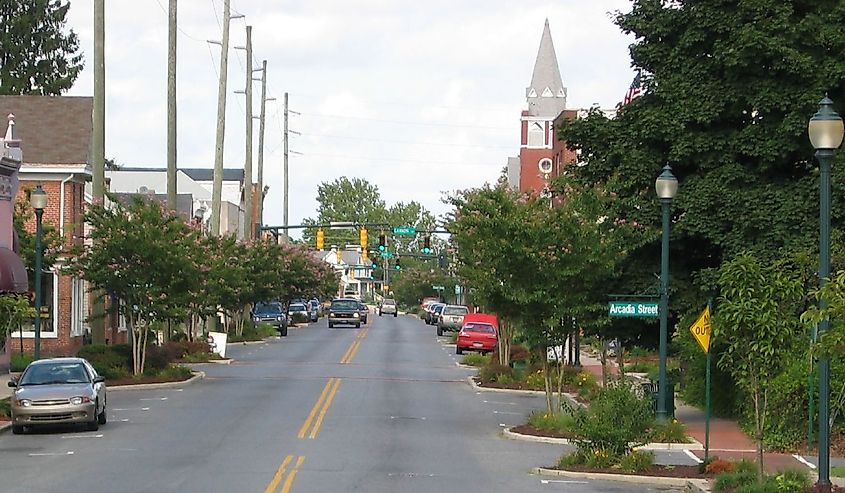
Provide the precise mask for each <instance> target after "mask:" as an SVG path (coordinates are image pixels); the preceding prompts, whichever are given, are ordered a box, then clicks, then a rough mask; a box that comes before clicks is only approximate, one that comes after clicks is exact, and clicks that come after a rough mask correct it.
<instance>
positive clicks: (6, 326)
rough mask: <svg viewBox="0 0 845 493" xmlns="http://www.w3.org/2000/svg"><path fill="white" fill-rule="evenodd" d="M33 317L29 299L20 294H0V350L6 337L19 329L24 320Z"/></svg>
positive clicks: (33, 311) (33, 310) (33, 313)
mask: <svg viewBox="0 0 845 493" xmlns="http://www.w3.org/2000/svg"><path fill="white" fill-rule="evenodd" d="M33 317H35V308H33V307H32V305H31V304H30V300H29V298H27V297H26V296H23V295H20V294H14V293H3V294H0V349H2V345H4V344H5V343H6V337H7V336H8V335H9V334H11V333H12V332H14V331H15V330H19V329H20V328H21V324H22V323H23V322H24V320H27V319H29V318H33Z"/></svg>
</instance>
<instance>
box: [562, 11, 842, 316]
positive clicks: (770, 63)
mask: <svg viewBox="0 0 845 493" xmlns="http://www.w3.org/2000/svg"><path fill="white" fill-rule="evenodd" d="M843 22H845V8H843V6H842V4H841V2H838V1H835V0H821V1H816V0H787V1H783V0H755V1H748V2H725V1H716V0H707V1H700V0H699V1H691V0H679V1H673V2H666V1H661V0H634V1H633V7H632V10H631V12H629V13H626V14H618V15H617V17H616V23H617V25H618V26H619V27H620V28H621V30H622V31H623V32H625V33H626V34H632V35H633V36H634V37H635V42H634V44H633V45H632V46H631V58H632V65H633V66H634V68H635V69H642V70H643V82H644V85H645V92H644V95H643V96H641V97H639V98H637V99H635V100H634V101H633V102H632V103H630V104H628V105H626V106H624V107H623V108H621V110H620V111H619V113H618V115H617V116H616V117H615V118H614V119H608V118H606V117H605V116H604V115H602V114H601V112H599V111H592V112H591V113H590V114H589V116H587V117H586V118H584V119H579V120H575V121H572V122H568V123H567V124H565V125H564V126H563V128H562V130H561V137H562V138H564V139H565V140H566V141H567V142H568V143H569V145H571V146H572V147H573V148H574V149H577V150H579V151H580V156H581V160H583V161H584V163H585V164H586V165H585V166H579V167H574V168H573V173H574V176H575V177H576V179H578V180H579V181H581V182H582V183H584V184H587V185H591V186H592V185H603V186H604V187H605V188H606V190H607V191H608V192H610V193H612V194H614V195H615V196H616V197H617V200H616V201H614V202H613V203H612V205H611V208H610V210H608V212H607V215H608V217H610V218H613V219H618V220H626V221H628V222H633V221H636V222H638V223H639V224H645V225H648V226H649V227H653V226H658V225H659V224H660V221H659V213H660V207H659V204H658V202H657V199H656V197H655V195H654V191H653V184H654V179H655V177H656V176H657V175H658V174H659V172H660V168H661V167H662V166H664V165H665V164H667V163H668V164H670V165H671V166H672V168H673V170H674V172H675V174H676V175H677V176H678V178H679V180H680V182H681V188H680V192H679V194H678V197H677V199H676V200H675V203H674V204H673V211H674V213H673V226H672V235H673V236H672V242H671V248H672V253H671V258H672V259H673V260H672V263H671V269H672V279H671V286H673V287H674V288H676V289H673V302H672V307H673V310H675V311H678V312H680V313H684V312H688V311H689V312H695V311H698V310H700V306H701V304H702V303H703V300H704V299H706V298H707V295H708V294H709V293H708V292H709V291H711V290H712V288H713V285H714V284H715V279H714V275H713V274H712V272H708V269H710V270H712V269H715V268H717V267H718V266H719V265H720V264H721V263H722V262H723V261H724V260H726V259H730V258H733V257H734V256H735V255H737V254H738V253H740V252H741V251H744V250H746V249H751V250H753V251H754V252H755V253H756V254H757V255H758V256H759V257H760V258H762V259H769V260H771V259H775V258H777V257H779V256H780V255H781V252H779V250H780V249H781V248H785V249H788V250H795V249H802V248H804V247H806V246H812V245H813V244H814V243H815V241H817V231H818V226H817V225H818V186H817V184H816V179H817V177H816V173H817V172H816V168H815V163H814V162H813V159H812V155H813V151H812V149H811V147H810V144H809V141H808V139H807V135H806V125H807V120H808V119H809V117H810V116H811V115H812V114H813V113H814V112H815V111H816V109H817V107H818V101H819V99H821V97H822V96H823V95H824V94H825V93H826V92H827V93H830V97H831V98H833V99H834V101H836V103H837V104H838V105H840V106H841V105H843V104H845V82H844V81H845V60H842V59H841V58H840V57H836V56H833V54H834V53H841V52H842V51H843V50H845V37H843V36H841V33H840V30H839V26H841V25H842V24H843ZM834 169H835V171H834V173H835V177H834V180H833V182H834V184H835V185H834V191H833V203H834V204H836V203H842V200H843V198H845V197H843V190H845V188H843V186H842V184H843V183H845V170H843V167H842V166H835V167H834ZM834 209H835V210H836V211H837V212H835V213H834V215H833V217H832V223H833V227H834V228H835V229H842V227H843V225H845V213H844V212H843V208H842V207H834ZM658 227H659V226H658ZM659 255H660V248H659V239H658V237H654V238H653V239H652V240H651V241H650V242H649V243H648V244H646V245H643V247H642V248H641V249H640V250H639V251H635V252H632V255H630V256H629V258H630V261H629V262H628V264H627V266H626V267H625V268H623V273H624V274H623V278H621V279H620V281H619V284H620V285H621V286H628V287H629V288H631V287H638V286H641V285H644V284H650V282H651V274H652V273H653V272H654V271H655V270H656V267H651V266H657V265H659ZM637 265H639V266H649V267H648V268H647V269H642V267H640V268H637ZM676 293H677V294H679V296H675V294H676Z"/></svg>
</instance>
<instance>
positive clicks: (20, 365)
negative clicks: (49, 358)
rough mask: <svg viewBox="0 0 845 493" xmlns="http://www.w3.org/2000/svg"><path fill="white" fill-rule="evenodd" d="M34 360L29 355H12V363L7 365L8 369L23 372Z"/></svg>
mask: <svg viewBox="0 0 845 493" xmlns="http://www.w3.org/2000/svg"><path fill="white" fill-rule="evenodd" d="M34 359H35V357H34V356H33V355H31V354H29V353H23V354H21V353H12V361H11V363H10V365H9V369H10V370H11V371H24V370H25V369H26V366H27V365H28V364H30V363H32V361H33V360H34Z"/></svg>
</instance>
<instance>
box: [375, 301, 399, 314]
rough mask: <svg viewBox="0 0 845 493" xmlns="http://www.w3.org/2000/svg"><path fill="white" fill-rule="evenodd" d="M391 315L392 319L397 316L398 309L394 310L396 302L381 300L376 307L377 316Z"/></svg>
mask: <svg viewBox="0 0 845 493" xmlns="http://www.w3.org/2000/svg"><path fill="white" fill-rule="evenodd" d="M385 313H386V314H388V315H391V314H392V315H393V316H394V317H395V316H397V315H398V314H399V313H398V309H397V308H396V300H392V299H390V298H385V299H383V300H381V304H379V306H378V316H379V317H380V316H382V315H384V314H385Z"/></svg>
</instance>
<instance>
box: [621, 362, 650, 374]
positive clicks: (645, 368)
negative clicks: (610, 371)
mask: <svg viewBox="0 0 845 493" xmlns="http://www.w3.org/2000/svg"><path fill="white" fill-rule="evenodd" d="M656 369H657V365H655V364H653V363H642V362H636V363H631V364H629V365H625V373H651V372H653V371H655V370H656Z"/></svg>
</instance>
